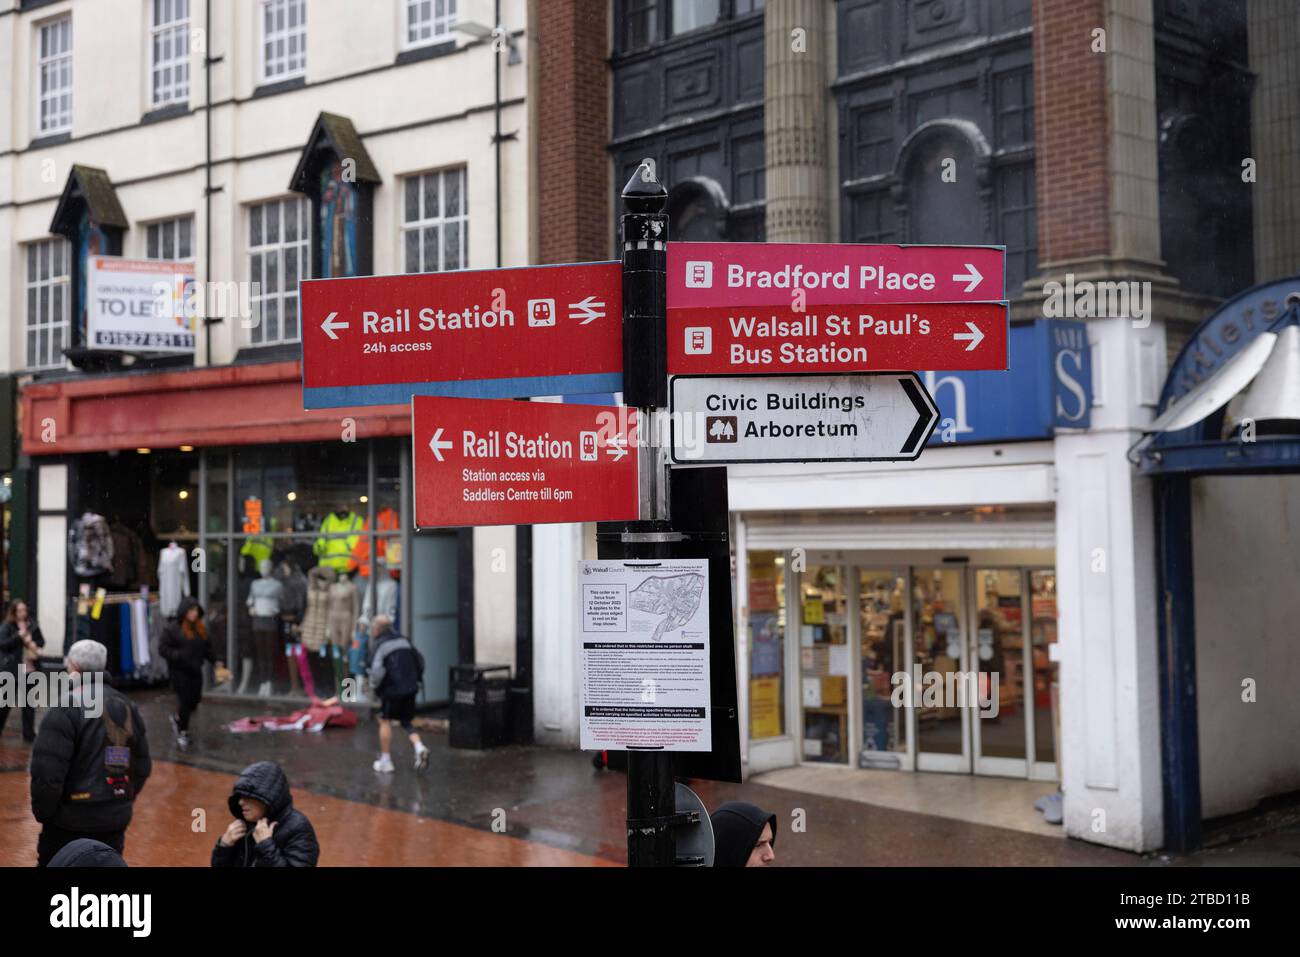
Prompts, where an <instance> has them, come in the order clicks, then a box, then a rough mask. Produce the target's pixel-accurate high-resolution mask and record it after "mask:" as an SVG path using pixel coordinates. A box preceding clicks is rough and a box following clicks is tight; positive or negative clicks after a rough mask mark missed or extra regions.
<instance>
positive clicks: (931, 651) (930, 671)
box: [911, 566, 971, 773]
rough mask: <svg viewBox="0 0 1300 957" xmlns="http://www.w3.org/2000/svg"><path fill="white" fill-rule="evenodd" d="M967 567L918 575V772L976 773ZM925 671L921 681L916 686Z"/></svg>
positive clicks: (914, 654) (915, 594) (915, 646)
mask: <svg viewBox="0 0 1300 957" xmlns="http://www.w3.org/2000/svg"><path fill="white" fill-rule="evenodd" d="M965 577H966V576H965V568H964V567H960V566H958V567H946V568H944V567H940V568H924V567H918V568H916V569H914V570H913V572H912V649H911V650H912V662H911V664H912V665H913V666H914V667H913V702H912V703H913V705H914V706H915V707H914V710H915V712H916V751H917V754H916V768H917V770H918V771H957V772H966V773H969V772H970V770H971V750H970V747H969V746H968V742H969V740H970V734H969V728H968V725H969V720H970V709H969V708H966V707H961V702H962V700H963V699H962V698H961V697H960V695H961V694H964V693H965V692H963V691H961V690H960V689H961V686H962V683H963V682H964V681H965V677H964V675H963V672H965V671H966V670H967V668H968V667H969V666H968V665H967V651H966V641H965V621H964V620H963V619H964V618H965V615H964V607H965V606H964V604H963V597H962V596H963V582H964V579H965ZM918 671H919V677H920V680H919V681H917V680H916V675H917V672H918Z"/></svg>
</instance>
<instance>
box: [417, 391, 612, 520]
mask: <svg viewBox="0 0 1300 957" xmlns="http://www.w3.org/2000/svg"><path fill="white" fill-rule="evenodd" d="M620 412H621V414H620ZM636 421H637V420H636V413H635V412H630V413H629V412H628V410H626V409H623V410H620V409H619V408H617V407H613V406H595V405H561V404H559V403H554V402H509V401H502V400H490V399H448V398H437V397H433V396H413V397H412V399H411V437H412V445H413V448H414V456H415V478H414V485H415V527H416V528H435V527H446V526H456V525H543V524H546V523H550V522H595V521H616V520H619V519H633V518H636V515H637V459H638V455H637V449H636V435H635V427H636Z"/></svg>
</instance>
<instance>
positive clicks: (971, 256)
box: [668, 243, 1006, 310]
mask: <svg viewBox="0 0 1300 957" xmlns="http://www.w3.org/2000/svg"><path fill="white" fill-rule="evenodd" d="M1005 261H1006V251H1005V248H1004V247H1002V246H890V245H883V244H863V243H669V244H668V308H669V309H670V310H671V309H683V308H700V307H708V306H715V307H722V306H782V305H784V306H790V305H793V304H794V297H795V295H796V292H795V291H796V290H801V291H802V292H801V294H802V296H803V301H804V303H806V304H807V305H809V306H814V305H817V306H821V305H830V306H839V305H843V304H845V303H850V304H853V305H876V304H877V303H882V302H908V303H913V302H915V303H919V302H995V301H1000V300H1002V299H1004V298H1005V294H1004V287H1005V282H1004V275H1003V274H1004V273H1005Z"/></svg>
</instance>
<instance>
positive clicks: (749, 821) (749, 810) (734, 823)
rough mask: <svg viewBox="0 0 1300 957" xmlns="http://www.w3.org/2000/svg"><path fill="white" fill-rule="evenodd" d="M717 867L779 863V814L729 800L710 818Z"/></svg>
mask: <svg viewBox="0 0 1300 957" xmlns="http://www.w3.org/2000/svg"><path fill="white" fill-rule="evenodd" d="M709 820H710V821H711V822H712V824H713V866H714V867H766V866H768V865H769V864H771V863H772V862H773V861H775V860H776V851H775V850H774V849H773V848H774V845H775V844H776V815H775V814H772V813H770V812H768V811H764V810H763V809H761V808H758V807H755V806H754V805H752V804H746V803H745V802H744V801H728V802H727V803H726V804H722V805H720V806H719V807H718V809H717V810H716V811H714V812H713V813H712V814H710V815H709Z"/></svg>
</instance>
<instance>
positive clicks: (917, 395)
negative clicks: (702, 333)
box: [669, 372, 939, 465]
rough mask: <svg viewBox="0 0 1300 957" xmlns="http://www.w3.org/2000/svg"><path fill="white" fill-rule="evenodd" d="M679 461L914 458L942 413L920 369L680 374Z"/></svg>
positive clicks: (675, 407)
mask: <svg viewBox="0 0 1300 957" xmlns="http://www.w3.org/2000/svg"><path fill="white" fill-rule="evenodd" d="M669 393H670V398H671V403H672V412H673V415H672V438H673V453H672V454H673V461H674V462H675V463H678V464H693V463H700V464H708V465H722V464H727V463H740V462H896V461H912V460H915V459H916V458H917V457H918V456H919V455H920V454H921V450H922V449H923V448H925V443H926V442H927V441H928V440H929V438H930V434H931V433H932V432H933V431H934V427H935V425H936V424H937V423H938V421H939V410H938V408H937V407H936V406H935V404H934V400H933V399H932V398H931V397H930V395H929V394H928V393H927V392H926V391H925V387H924V386H923V385H922V384H921V380H920V379H919V378H918V376H917V375H916V373H914V372H895V373H874V374H873V373H868V374H858V375H835V376H823V375H809V376H726V377H701V376H674V377H673V379H672V383H671V385H670V387H669Z"/></svg>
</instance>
